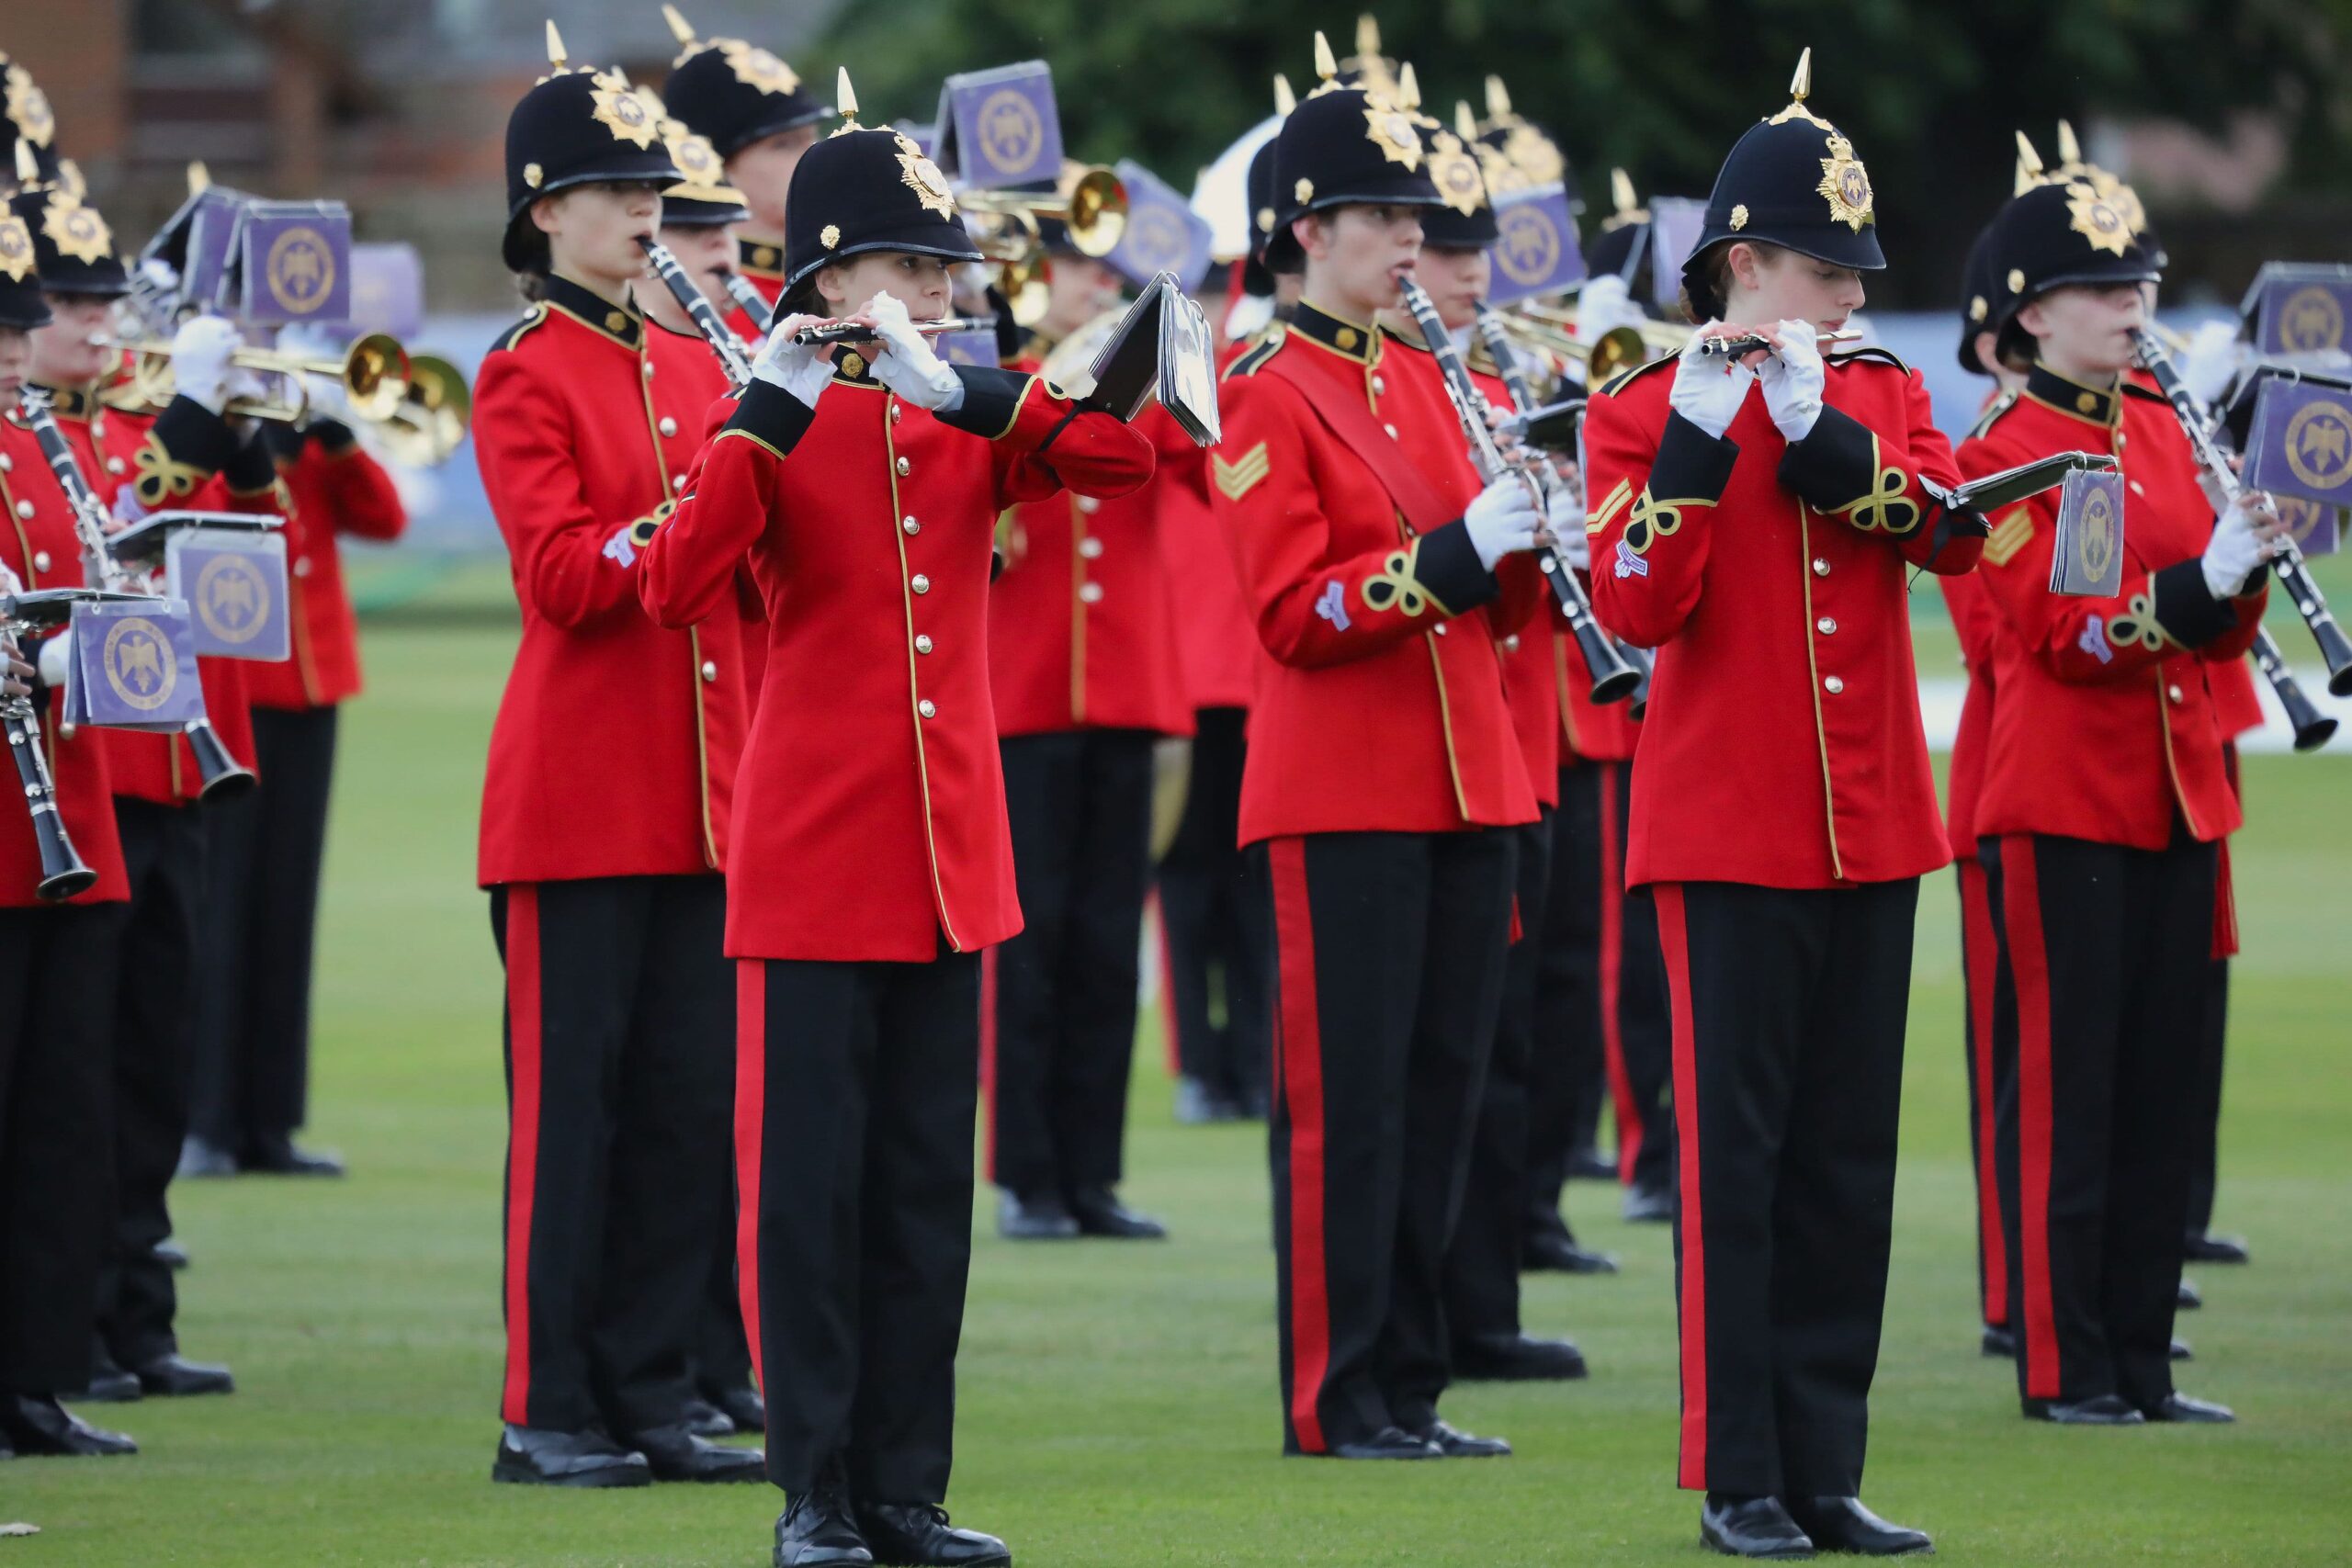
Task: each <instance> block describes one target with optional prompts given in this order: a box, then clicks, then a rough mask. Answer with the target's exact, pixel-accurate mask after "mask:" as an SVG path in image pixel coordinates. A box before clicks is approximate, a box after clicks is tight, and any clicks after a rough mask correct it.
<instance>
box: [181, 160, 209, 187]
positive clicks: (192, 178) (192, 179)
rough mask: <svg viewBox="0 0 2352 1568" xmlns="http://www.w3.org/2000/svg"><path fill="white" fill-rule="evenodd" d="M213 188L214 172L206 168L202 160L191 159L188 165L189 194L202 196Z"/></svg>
mask: <svg viewBox="0 0 2352 1568" xmlns="http://www.w3.org/2000/svg"><path fill="white" fill-rule="evenodd" d="M211 188H212V171H211V170H210V169H208V168H206V167H205V166H204V160H203V159H201V158H195V159H191V160H189V162H188V165H187V193H188V195H190V196H197V195H200V194H202V193H203V192H205V191H208V190H210V189H211Z"/></svg>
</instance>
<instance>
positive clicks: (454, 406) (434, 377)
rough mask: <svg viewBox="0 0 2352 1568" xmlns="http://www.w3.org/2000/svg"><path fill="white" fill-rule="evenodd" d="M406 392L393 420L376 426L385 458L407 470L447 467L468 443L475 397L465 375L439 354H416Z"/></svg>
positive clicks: (413, 358)
mask: <svg viewBox="0 0 2352 1568" xmlns="http://www.w3.org/2000/svg"><path fill="white" fill-rule="evenodd" d="M408 373H409V383H408V394H407V396H405V397H403V398H402V399H401V402H400V406H399V407H398V408H396V409H394V410H393V411H392V412H391V417H390V418H389V419H386V420H385V421H383V422H382V423H380V424H379V425H377V426H375V427H374V431H375V434H376V435H377V437H378V438H379V440H380V441H381V442H382V443H383V447H384V456H385V457H388V458H389V459H390V460H391V461H392V462H393V463H395V464H398V465H399V466H400V467H401V468H434V467H436V466H438V465H439V464H442V463H446V462H447V461H448V460H449V456H450V454H451V453H453V452H455V451H457V449H458V446H460V445H461V444H462V443H463V442H464V441H465V439H466V429H467V426H468V425H469V424H470V423H472V420H473V406H474V400H473V394H472V393H471V392H470V391H469V390H468V389H467V388H466V376H465V372H464V371H462V370H460V369H458V367H457V366H455V365H453V364H451V363H450V362H449V361H448V360H447V359H444V358H442V357H441V356H440V355H437V354H412V355H409V359H408Z"/></svg>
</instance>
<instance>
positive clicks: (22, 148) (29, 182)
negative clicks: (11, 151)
mask: <svg viewBox="0 0 2352 1568" xmlns="http://www.w3.org/2000/svg"><path fill="white" fill-rule="evenodd" d="M17 188H18V189H20V190H28V191H30V190H39V189H40V162H39V161H38V160H37V159H35V158H34V157H33V144H32V143H31V142H29V141H26V140H25V139H24V138H23V137H21V136H20V137H18V138H17Z"/></svg>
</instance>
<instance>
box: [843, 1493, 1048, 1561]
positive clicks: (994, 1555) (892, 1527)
mask: <svg viewBox="0 0 2352 1568" xmlns="http://www.w3.org/2000/svg"><path fill="white" fill-rule="evenodd" d="M855 1507H856V1509H857V1526H858V1529H860V1530H862V1531H863V1532H865V1543H866V1545H867V1546H868V1547H869V1548H871V1549H872V1551H873V1552H874V1561H875V1562H887V1563H890V1564H893V1565H894V1568H1008V1565H1009V1564H1010V1563H1011V1562H1012V1552H1010V1551H1007V1550H1005V1545H1004V1542H1002V1541H1001V1540H997V1538H996V1537H994V1536H992V1535H982V1534H981V1533H980V1532H979V1531H978V1530H959V1529H956V1527H955V1526H954V1525H951V1524H949V1523H948V1522H947V1510H946V1509H944V1508H942V1507H939V1506H936V1505H934V1504H931V1503H859V1504H857V1505H855Z"/></svg>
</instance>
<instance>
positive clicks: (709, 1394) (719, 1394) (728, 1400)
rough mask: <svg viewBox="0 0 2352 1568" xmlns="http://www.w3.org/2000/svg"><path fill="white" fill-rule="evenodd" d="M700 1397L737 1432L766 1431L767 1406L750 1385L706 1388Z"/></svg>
mask: <svg viewBox="0 0 2352 1568" xmlns="http://www.w3.org/2000/svg"><path fill="white" fill-rule="evenodd" d="M702 1396H703V1398H704V1399H706V1400H707V1401H708V1402H709V1403H710V1404H715V1405H717V1406H718V1412H719V1414H720V1415H722V1416H726V1417H727V1419H728V1420H729V1421H731V1422H733V1423H734V1424H735V1429H736V1430H737V1431H739V1432H764V1431H766V1430H767V1429H768V1404H767V1401H766V1400H764V1399H763V1398H761V1397H760V1391H759V1390H758V1389H755V1388H753V1387H752V1385H751V1384H750V1383H747V1382H739V1383H736V1384H734V1385H732V1386H731V1387H727V1388H707V1389H704V1390H703V1391H702Z"/></svg>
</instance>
